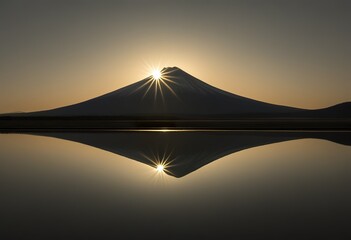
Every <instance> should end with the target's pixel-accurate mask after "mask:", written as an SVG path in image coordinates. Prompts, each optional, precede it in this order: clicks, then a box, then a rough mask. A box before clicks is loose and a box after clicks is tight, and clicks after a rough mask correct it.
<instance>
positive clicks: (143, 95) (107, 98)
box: [31, 67, 301, 117]
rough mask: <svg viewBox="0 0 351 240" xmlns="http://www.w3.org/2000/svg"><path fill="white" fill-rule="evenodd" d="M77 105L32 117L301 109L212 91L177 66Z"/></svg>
mask: <svg viewBox="0 0 351 240" xmlns="http://www.w3.org/2000/svg"><path fill="white" fill-rule="evenodd" d="M161 73H162V77H161V79H160V80H155V79H153V77H152V76H150V77H147V78H145V79H143V80H141V81H139V82H136V83H134V84H131V85H129V86H126V87H123V88H121V89H119V90H116V91H113V92H111V93H108V94H105V95H102V96H100V97H97V98H93V99H91V100H88V101H85V102H81V103H78V104H74V105H70V106H66V107H61V108H57V109H53V110H48V111H41V112H36V113H31V115H35V116H131V117H135V116H142V117H145V116H178V117H179V116H194V115H195V116H215V115H220V116H223V115H245V114H277V113H292V112H298V111H301V109H297V108H292V107H286V106H279V105H274V104H269V103H264V102H260V101H256V100H253V99H249V98H245V97H242V96H238V95H235V94H232V93H229V92H226V91H223V90H221V89H218V88H215V87H213V86H211V85H208V84H206V83H205V82H203V81H201V80H199V79H197V78H195V77H193V76H191V75H190V74H188V73H186V72H184V71H183V70H181V69H179V68H177V67H168V68H163V69H162V71H161Z"/></svg>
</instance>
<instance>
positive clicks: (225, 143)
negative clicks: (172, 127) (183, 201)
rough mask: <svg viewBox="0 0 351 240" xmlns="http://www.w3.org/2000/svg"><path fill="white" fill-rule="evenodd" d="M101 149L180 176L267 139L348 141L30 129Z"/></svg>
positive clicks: (349, 140)
mask: <svg viewBox="0 0 351 240" xmlns="http://www.w3.org/2000/svg"><path fill="white" fill-rule="evenodd" d="M34 134H35V135H41V136H50V137H56V138H60V139H65V140H70V141H75V142H79V143H83V144H87V145H90V146H93V147H97V148H100V149H104V150H106V151H110V152H113V153H116V154H119V155H122V156H125V157H128V158H131V159H134V160H137V161H139V162H142V163H145V164H148V165H150V166H152V167H155V163H158V162H161V161H166V164H167V163H168V166H167V170H168V171H167V173H168V174H170V175H173V176H175V177H183V176H185V175H187V174H189V173H191V172H193V171H195V170H197V169H199V168H201V167H203V166H204V165H206V164H208V163H210V162H213V161H215V160H217V159H219V158H221V157H224V156H226V155H228V154H231V153H235V152H238V151H241V150H244V149H248V148H252V147H256V146H261V145H265V144H270V143H277V142H282V141H288V140H294V139H301V138H319V139H326V140H330V141H333V142H336V143H340V144H346V145H351V132H263V131H262V132H244V131H237V132H193V131H189V132H76V133H34Z"/></svg>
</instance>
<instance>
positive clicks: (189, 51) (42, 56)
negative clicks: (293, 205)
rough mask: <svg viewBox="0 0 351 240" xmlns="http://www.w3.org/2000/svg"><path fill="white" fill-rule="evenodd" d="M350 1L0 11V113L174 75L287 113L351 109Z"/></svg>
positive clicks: (62, 4) (132, 0)
mask: <svg viewBox="0 0 351 240" xmlns="http://www.w3.org/2000/svg"><path fill="white" fill-rule="evenodd" d="M350 22H351V1H336V0H330V1H321V0H319V1H308V0H305V1H296V0H291V1H284V0H280V1H278V0H276V1H261V0H257V1H248V0H245V1H244V0H243V1H234V0H231V1H219V0H216V1H205V0H203V1H191V0H186V1H182V0H177V1H175V0H174V1H147V0H143V1H142V0H139V1H136V0H128V1H102V0H96V1H88V0H87V1H83V0H81V1H72V0H71V1H65V0H64V1H62V0H61V1H59V0H58V1H53V0H47V1H44V0H43V1H34V0H33V1H16V0H9V1H4V0H2V1H1V2H0V112H14V111H34V110H42V109H49V108H54V107H59V106H63V105H68V104H72V103H77V102H80V101H83V100H86V99H89V98H92V97H96V96H98V95H101V94H104V93H107V92H110V91H113V90H116V89H118V88H120V87H123V86H125V85H128V84H131V83H133V82H136V81H139V80H141V79H143V78H144V77H146V76H147V75H149V73H148V66H149V65H151V66H152V65H153V66H156V65H160V67H163V66H178V67H180V68H182V69H183V70H185V71H187V72H188V73H190V74H192V75H194V76H195V77H197V78H199V79H201V80H203V81H205V82H207V83H209V84H211V85H214V86H216V87H219V88H222V89H225V90H227V91H230V92H233V93H236V94H239V95H243V96H246V97H250V98H254V99H258V100H262V101H267V102H272V103H277V104H285V105H291V106H296V107H305V108H318V107H326V106H329V105H333V104H336V103H339V102H343V101H351V79H350V76H351V66H350V65H351V64H350V63H351V47H350V42H351V28H350Z"/></svg>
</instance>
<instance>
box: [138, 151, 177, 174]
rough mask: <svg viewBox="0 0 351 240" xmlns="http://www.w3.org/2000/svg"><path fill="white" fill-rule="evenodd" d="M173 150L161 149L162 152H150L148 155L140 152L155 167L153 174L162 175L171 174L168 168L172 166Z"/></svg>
mask: <svg viewBox="0 0 351 240" xmlns="http://www.w3.org/2000/svg"><path fill="white" fill-rule="evenodd" d="M172 153H173V151H170V152H168V151H167V149H165V151H163V154H161V153H160V152H157V153H156V154H155V153H153V152H152V153H151V154H150V155H149V156H147V155H146V154H143V153H140V154H141V155H142V156H143V157H144V158H146V159H147V160H148V161H150V163H151V166H152V167H153V168H154V169H155V174H156V175H159V176H161V177H163V176H164V175H165V174H166V173H168V174H171V175H172V172H171V171H170V170H169V168H171V167H173V166H174V165H172V162H173V161H174V160H175V158H172Z"/></svg>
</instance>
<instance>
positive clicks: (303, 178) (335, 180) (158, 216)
mask: <svg viewBox="0 0 351 240" xmlns="http://www.w3.org/2000/svg"><path fill="white" fill-rule="evenodd" d="M350 142H351V138H350V134H349V133H343V134H341V135H340V134H336V135H334V134H331V133H328V134H323V133H307V134H306V133H299V134H296V133H283V132H282V133H256V132H247V133H246V132H184V133H182V132H157V133H149V132H133V133H128V132H124V133H120V132H104V133H40V134H39V133H37V134H0V194H1V199H0V204H1V205H0V212H1V219H2V223H1V226H0V234H1V235H2V236H6V238H1V239H81V238H82V239H83V238H87V237H90V238H92V237H93V238H95V239H267V237H270V239H272V238H277V239H301V238H302V237H310V238H311V239H313V238H316V237H318V238H319V239H321V238H326V239H350V238H349V237H351V235H350V234H351V231H350V219H351V187H350V184H351V147H350V145H351V144H350ZM160 162H166V165H167V166H166V170H167V171H168V172H158V171H156V169H155V167H156V166H155V164H157V163H160ZM122 237H123V238H122Z"/></svg>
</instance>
